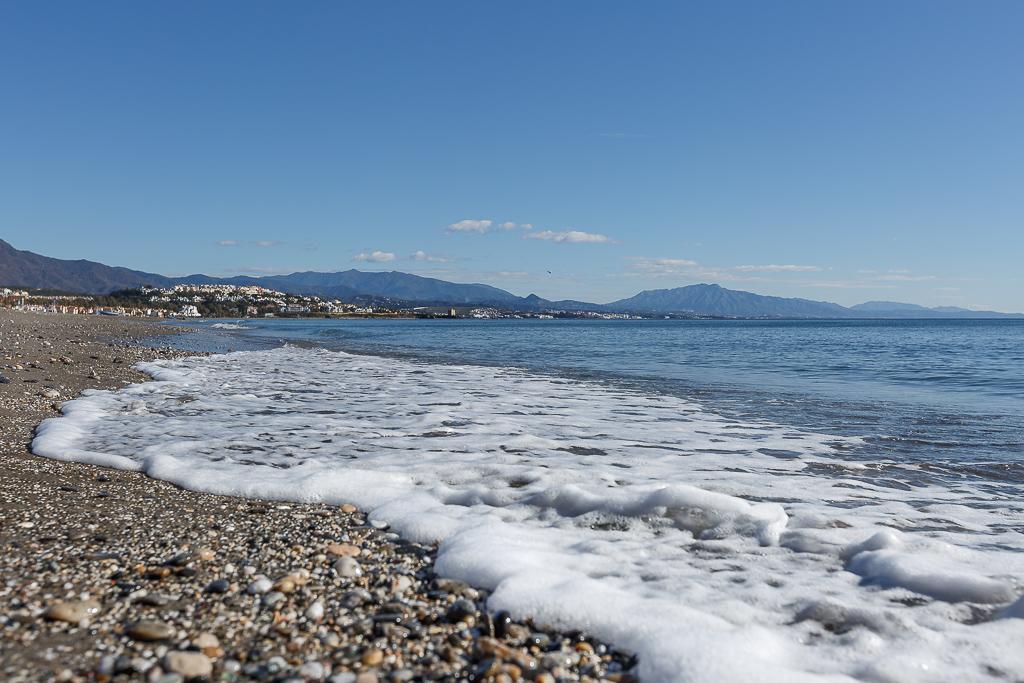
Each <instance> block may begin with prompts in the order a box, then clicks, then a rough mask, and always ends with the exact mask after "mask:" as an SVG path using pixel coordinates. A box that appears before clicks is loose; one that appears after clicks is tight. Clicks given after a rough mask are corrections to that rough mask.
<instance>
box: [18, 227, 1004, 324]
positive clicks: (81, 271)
mask: <svg viewBox="0 0 1024 683" xmlns="http://www.w3.org/2000/svg"><path fill="white" fill-rule="evenodd" d="M176 284H230V285H262V286H264V287H268V288H270V289H276V290H279V291H282V292H286V293H289V294H303V295H316V296H322V297H326V298H338V299H349V300H352V299H356V298H360V299H377V300H387V301H390V302H408V303H415V304H418V305H423V304H433V305H446V306H450V305H470V304H471V305H488V306H497V307H504V308H511V309H519V310H523V311H540V310H568V311H606V312H617V313H623V312H625V313H646V314H657V315H661V314H670V313H680V314H691V315H701V316H712V317H737V318H867V317H877V318H915V317H917V318H941V317H955V318H1001V317H1015V318H1024V315H1020V314H1012V315H1008V314H1003V313H995V312H992V311H969V310H966V309H957V308H953V307H941V308H925V307H923V306H918V305H917V304H902V303H898V302H891V301H869V302H866V303H863V304H858V305H857V306H852V307H850V308H846V307H844V306H840V305H839V304H834V303H829V302H827V301H812V300H809V299H797V298H784V297H778V296H763V295H760V294H754V293H752V292H744V291H739V290H733V289H727V288H725V287H722V286H721V285H717V284H714V283H706V282H702V283H700V284H694V285H687V286H684V287H675V288H672V289H651V290H645V291H643V292H640V293H639V294H637V295H636V296H633V297H630V298H628V299H621V300H619V301H614V302H612V303H610V304H604V305H602V304H594V303H588V302H585V301H573V300H565V301H550V300H547V299H544V298H542V297H540V296H538V295H536V294H530V295H529V296H526V297H518V296H516V295H515V294H512V293H511V292H507V291H505V290H504V289H499V288H497V287H492V286H491V285H487V284H480V283H455V282H447V281H445V280H439V279H437V278H431V277H424V276H421V275H413V274H411V273H403V272H401V271H397V270H392V271H387V272H385V271H361V270H356V269H355V268H350V269H348V270H345V271H340V272H336V273H321V272H316V271H311V270H310V271H304V272H298V273H291V274H289V275H266V276H262V277H253V276H245V275H240V276H237V277H229V278H216V277H210V276H208V275H200V274H197V275H189V276H187V277H177V278H171V277H166V276H164V275H157V274H155V273H146V272H143V271H138V270H130V269H128V268H116V267H111V266H106V265H103V264H102V263H96V262H94V261H87V260H83V259H78V260H63V259H55V258H50V257H47V256H40V255H39V254H34V253H32V252H30V251H20V250H18V249H15V248H14V247H13V246H12V245H11V244H9V243H8V242H6V241H4V240H2V239H0V285H3V286H18V287H29V288H38V289H57V290H63V291H67V292H76V293H82V294H107V293H109V292H112V291H115V290H118V289H131V288H135V287H139V286H141V285H153V286H157V287H170V286H173V285H176Z"/></svg>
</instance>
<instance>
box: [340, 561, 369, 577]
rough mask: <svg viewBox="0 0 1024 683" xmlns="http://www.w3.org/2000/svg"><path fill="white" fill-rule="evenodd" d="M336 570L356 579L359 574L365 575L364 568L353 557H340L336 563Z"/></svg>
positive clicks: (342, 574) (341, 574)
mask: <svg viewBox="0 0 1024 683" xmlns="http://www.w3.org/2000/svg"><path fill="white" fill-rule="evenodd" d="M334 571H336V572H338V575H339V576H344V577H346V578H349V579H354V578H356V577H357V576H362V575H363V570H362V568H361V567H360V566H359V563H358V562H356V561H355V560H354V559H352V558H351V557H342V558H339V559H338V561H337V562H335V563H334Z"/></svg>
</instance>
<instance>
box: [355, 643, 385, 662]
mask: <svg viewBox="0 0 1024 683" xmlns="http://www.w3.org/2000/svg"><path fill="white" fill-rule="evenodd" d="M359 661H361V662H362V663H363V666H380V664H381V663H382V662H383V661H384V653H383V652H382V651H381V650H379V649H377V648H375V647H371V648H370V649H368V650H366V651H365V652H363V656H362V657H360V660H359Z"/></svg>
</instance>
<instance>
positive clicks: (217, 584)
mask: <svg viewBox="0 0 1024 683" xmlns="http://www.w3.org/2000/svg"><path fill="white" fill-rule="evenodd" d="M230 588H231V582H230V581H228V580H227V579H214V580H213V581H211V582H210V583H208V584H207V585H206V589H205V590H206V592H207V593H227V592H228V590H229V589H230Z"/></svg>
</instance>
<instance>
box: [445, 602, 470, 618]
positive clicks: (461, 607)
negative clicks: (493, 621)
mask: <svg viewBox="0 0 1024 683" xmlns="http://www.w3.org/2000/svg"><path fill="white" fill-rule="evenodd" d="M475 616H476V605H474V604H473V603H472V602H471V601H469V600H467V599H465V598H459V599H458V600H456V601H455V602H453V603H452V606H451V607H449V608H448V614H447V616H446V618H447V619H448V621H450V622H453V623H454V622H456V621H466V620H467V619H469V618H471V617H475Z"/></svg>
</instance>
